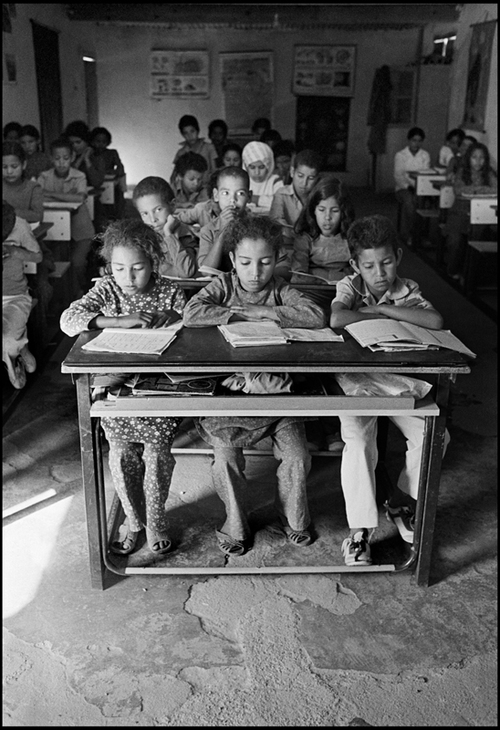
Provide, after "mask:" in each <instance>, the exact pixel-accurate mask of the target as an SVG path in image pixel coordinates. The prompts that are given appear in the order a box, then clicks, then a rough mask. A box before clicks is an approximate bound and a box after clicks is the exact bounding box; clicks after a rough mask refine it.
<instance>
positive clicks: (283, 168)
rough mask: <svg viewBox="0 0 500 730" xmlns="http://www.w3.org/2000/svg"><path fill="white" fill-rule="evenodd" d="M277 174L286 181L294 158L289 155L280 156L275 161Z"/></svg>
mask: <svg viewBox="0 0 500 730" xmlns="http://www.w3.org/2000/svg"><path fill="white" fill-rule="evenodd" d="M274 163H275V166H276V172H277V174H278V175H279V176H280V177H281V178H283V180H285V179H286V178H287V177H288V174H289V173H290V167H291V164H292V158H291V157H289V156H288V155H278V157H276V158H275V159H274Z"/></svg>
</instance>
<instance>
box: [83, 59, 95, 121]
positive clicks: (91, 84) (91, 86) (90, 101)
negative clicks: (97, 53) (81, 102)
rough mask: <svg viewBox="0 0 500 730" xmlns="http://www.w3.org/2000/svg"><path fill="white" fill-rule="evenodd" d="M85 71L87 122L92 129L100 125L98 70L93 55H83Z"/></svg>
mask: <svg viewBox="0 0 500 730" xmlns="http://www.w3.org/2000/svg"><path fill="white" fill-rule="evenodd" d="M83 71H84V79H85V105H86V109H87V124H88V125H89V127H90V129H94V128H95V127H98V126H99V108H98V104H97V70H96V62H95V59H93V58H92V57H91V56H84V57H83Z"/></svg>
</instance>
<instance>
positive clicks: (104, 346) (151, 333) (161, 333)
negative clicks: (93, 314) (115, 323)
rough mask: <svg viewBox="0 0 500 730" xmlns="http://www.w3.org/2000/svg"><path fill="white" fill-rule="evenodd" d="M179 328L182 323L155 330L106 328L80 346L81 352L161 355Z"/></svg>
mask: <svg viewBox="0 0 500 730" xmlns="http://www.w3.org/2000/svg"><path fill="white" fill-rule="evenodd" d="M181 327H182V321H180V322H174V324H171V325H169V326H168V327H158V328H156V329H146V328H142V327H141V328H132V329H123V327H106V328H105V329H103V330H102V332H101V333H100V334H99V335H98V336H97V337H96V338H95V339H93V340H91V341H90V342H87V343H86V344H85V345H82V350H87V351H88V352H125V353H129V354H137V355H161V353H162V352H163V351H164V350H166V349H167V347H168V346H169V345H170V343H171V342H172V341H173V340H174V339H175V337H176V336H177V332H178V331H179V330H180V328H181Z"/></svg>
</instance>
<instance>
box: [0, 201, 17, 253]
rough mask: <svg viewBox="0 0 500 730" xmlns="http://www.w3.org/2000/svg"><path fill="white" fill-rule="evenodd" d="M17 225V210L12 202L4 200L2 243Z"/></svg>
mask: <svg viewBox="0 0 500 730" xmlns="http://www.w3.org/2000/svg"><path fill="white" fill-rule="evenodd" d="M15 225H16V211H15V210H14V208H13V207H12V205H11V204H10V203H7V201H6V200H4V201H3V211H2V243H3V242H4V241H6V240H7V238H8V237H9V236H10V234H11V233H12V231H13V229H14V226H15Z"/></svg>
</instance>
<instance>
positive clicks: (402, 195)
mask: <svg viewBox="0 0 500 730" xmlns="http://www.w3.org/2000/svg"><path fill="white" fill-rule="evenodd" d="M407 139H408V145H407V146H406V147H405V148H404V149H402V150H399V152H396V154H395V156H394V182H395V184H396V199H397V201H398V203H399V204H400V206H401V224H400V225H401V230H400V231H399V233H400V235H401V239H402V240H403V241H404V243H406V244H407V245H408V246H412V244H413V238H412V236H413V231H414V230H415V227H416V225H417V195H416V192H415V181H414V179H413V178H411V177H410V175H409V173H410V172H417V171H418V170H428V169H429V168H430V166H431V157H430V155H429V153H428V152H427V151H426V150H424V149H422V143H423V141H424V139H425V133H424V130H423V129H420V127H412V128H411V129H410V130H409V132H408V134H407Z"/></svg>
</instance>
